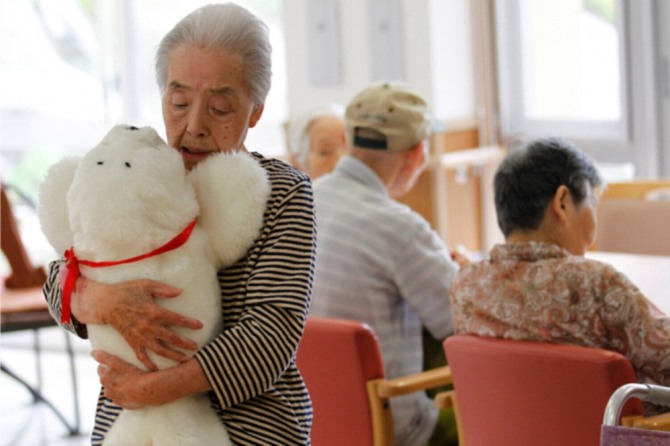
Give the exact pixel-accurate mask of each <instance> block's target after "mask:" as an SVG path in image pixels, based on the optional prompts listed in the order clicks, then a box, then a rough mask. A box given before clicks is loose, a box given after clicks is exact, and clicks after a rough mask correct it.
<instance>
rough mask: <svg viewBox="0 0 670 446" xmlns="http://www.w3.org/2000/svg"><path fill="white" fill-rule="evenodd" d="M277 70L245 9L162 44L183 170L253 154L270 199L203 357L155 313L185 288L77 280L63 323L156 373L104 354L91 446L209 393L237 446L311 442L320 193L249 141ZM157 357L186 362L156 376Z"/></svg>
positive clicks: (55, 288) (57, 307)
mask: <svg viewBox="0 0 670 446" xmlns="http://www.w3.org/2000/svg"><path fill="white" fill-rule="evenodd" d="M271 68H272V67H271V46H270V42H269V39H268V30H267V27H266V26H265V24H264V23H263V22H262V21H260V20H259V19H258V18H257V17H255V16H254V15H252V14H251V13H249V12H248V11H247V10H246V9H244V8H241V7H240V6H237V5H235V4H233V3H226V4H214V5H208V6H205V7H202V8H200V9H197V10H195V11H194V12H192V13H191V14H189V15H188V16H186V17H185V18H184V19H183V20H181V21H180V22H179V23H178V24H177V25H176V26H175V27H174V28H173V29H172V30H171V31H170V32H169V33H168V34H167V35H166V36H165V37H164V38H163V40H162V41H161V43H160V46H159V48H158V53H157V57H156V77H157V80H158V84H159V86H160V90H161V94H162V109H163V118H164V122H165V129H166V133H167V139H168V143H169V145H170V146H171V147H174V148H175V150H177V151H179V153H180V154H181V156H182V159H183V161H184V165H185V167H186V168H187V169H189V170H190V169H193V168H194V167H195V166H196V165H198V163H199V162H200V161H202V160H204V159H206V158H207V157H208V156H211V155H213V154H216V153H219V152H233V151H235V152H242V153H244V154H246V155H248V156H249V157H252V158H254V159H255V160H257V161H258V163H259V164H260V166H261V167H262V168H263V169H265V171H266V173H267V178H268V180H269V182H270V187H271V191H270V196H269V198H268V201H267V206H266V211H265V214H264V216H263V227H262V229H261V231H260V236H259V237H258V239H257V240H256V241H255V242H254V245H253V246H252V247H251V248H250V249H249V251H248V253H247V255H245V256H244V257H243V258H242V259H240V260H238V261H237V262H236V263H235V264H234V265H231V266H229V267H227V268H224V269H222V270H220V271H219V272H218V280H219V284H220V287H221V311H222V314H223V329H222V331H221V333H220V334H219V335H218V336H217V337H216V338H215V339H214V340H212V341H211V342H210V343H208V344H207V345H205V346H204V347H203V348H201V349H200V350H198V351H197V352H195V354H194V355H192V356H191V355H186V354H185V353H184V349H186V350H194V349H195V348H196V345H195V343H194V342H193V341H192V340H191V339H188V338H186V337H183V336H179V335H178V334H177V333H176V332H175V331H174V330H173V329H174V327H185V328H190V329H199V328H200V327H201V323H200V321H197V320H194V319H192V318H188V317H186V316H184V315H180V314H177V313H174V312H172V311H169V310H167V309H165V308H163V307H161V306H159V305H158V304H157V303H156V300H158V299H170V298H178V297H179V294H180V293H181V290H180V289H178V288H175V287H174V286H171V285H169V284H163V283H156V282H155V281H152V280H148V279H142V280H134V281H128V282H121V283H117V284H104V283H100V282H96V281H94V280H91V279H87V278H86V277H84V276H80V277H79V278H78V279H77V282H76V284H75V287H74V292H73V293H72V300H71V306H70V307H71V315H72V320H71V322H67V323H64V324H63V325H64V327H65V328H66V329H67V330H70V331H72V332H73V333H76V334H77V335H79V336H81V337H86V336H87V331H86V327H87V324H106V325H110V326H111V327H113V328H114V329H116V330H117V331H118V332H119V333H122V334H123V336H124V339H125V340H126V341H127V342H128V344H130V345H131V347H132V348H133V351H134V352H135V354H136V356H137V358H138V359H139V360H140V361H142V363H143V364H144V366H145V367H146V370H142V369H139V368H136V367H134V366H132V365H130V364H128V363H126V362H124V361H123V360H121V359H120V358H119V357H116V356H112V355H110V354H108V353H106V352H103V351H95V352H93V356H94V358H95V359H96V361H98V362H99V363H100V366H99V368H98V373H99V375H100V381H101V383H102V385H103V390H102V392H101V394H100V399H99V401H98V405H97V410H96V418H95V427H94V429H93V437H92V444H93V445H101V444H103V443H104V442H105V439H106V436H107V433H108V431H109V428H110V426H111V425H112V424H113V423H114V422H115V420H116V419H117V417H118V416H119V414H120V413H121V412H122V411H124V410H137V409H142V408H143V407H147V406H153V405H160V404H164V403H168V402H171V401H174V400H176V399H179V398H182V397H184V396H187V395H193V394H206V395H207V396H208V397H209V399H210V401H211V404H212V407H213V408H214V409H215V411H216V413H217V414H218V416H219V418H220V420H221V422H222V423H223V424H224V425H225V427H226V429H227V431H228V435H229V436H230V439H231V441H232V442H233V443H234V444H263V445H289V444H290V445H305V444H309V442H310V440H309V432H310V427H311V420H312V407H311V404H310V399H309V394H308V393H307V389H306V387H305V384H304V382H303V380H302V378H301V376H300V373H299V372H298V369H297V367H296V364H295V361H294V357H295V352H296V350H297V346H298V343H299V341H300V338H301V336H302V332H303V329H304V324H305V320H306V318H307V311H308V308H309V303H310V295H311V288H312V275H313V267H314V251H315V238H316V231H315V221H314V208H313V203H312V190H311V184H310V181H309V178H308V177H307V175H305V174H304V173H302V172H299V171H298V170H296V169H294V168H292V167H291V166H289V165H287V164H286V163H284V162H282V161H279V160H274V159H268V158H265V157H263V156H262V155H260V154H259V153H256V152H250V151H248V150H247V148H246V147H245V139H246V135H247V132H248V131H249V129H251V128H253V127H254V126H255V125H256V124H257V123H258V121H259V119H260V118H261V115H262V114H263V109H264V104H265V98H266V96H267V93H268V91H269V89H270V84H271V74H272V69H271ZM62 264H63V261H62V260H58V261H55V262H53V263H52V264H51V265H50V269H49V278H48V279H47V282H46V284H45V287H44V290H45V295H46V297H47V300H48V302H49V306H50V309H51V312H52V314H53V315H54V317H55V318H56V319H58V320H60V315H61V313H62V311H63V310H64V308H63V306H65V305H67V299H66V300H63V299H62V295H61V290H60V277H61V276H60V267H61V265H62ZM149 351H151V352H154V353H155V354H158V355H159V356H163V357H166V358H169V359H173V360H175V361H179V364H178V365H177V366H174V367H172V368H168V369H163V370H157V368H156V366H155V365H154V364H153V363H152V361H151V359H150V356H149V355H148V352H149ZM166 422H170V421H166ZM175 441H176V440H175ZM134 444H145V443H144V442H143V441H142V440H141V439H137V442H135V443H134Z"/></svg>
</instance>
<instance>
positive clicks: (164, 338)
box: [72, 276, 202, 370]
mask: <svg viewBox="0 0 670 446" xmlns="http://www.w3.org/2000/svg"><path fill="white" fill-rule="evenodd" d="M181 291H182V290H180V289H179V288H175V287H171V286H168V285H163V284H161V283H158V282H155V281H152V280H147V279H141V280H133V281H128V282H123V283H119V284H116V285H108V284H103V283H100V282H95V281H93V280H89V279H86V278H84V277H83V276H80V277H79V279H78V280H77V285H76V287H75V292H74V293H73V296H72V314H73V315H74V316H75V317H76V318H77V320H79V321H80V322H81V323H84V324H87V323H94V324H106V325H110V326H112V327H113V328H115V329H116V330H117V331H118V332H119V333H121V335H122V336H123V337H124V339H125V340H126V342H127V343H128V344H129V345H130V347H131V348H132V349H133V351H134V352H135V355H136V356H137V359H138V360H139V361H141V362H142V364H144V365H145V367H147V368H148V369H149V370H157V367H156V365H155V364H154V363H153V361H151V359H150V358H149V355H148V351H149V350H150V351H153V352H154V353H156V354H157V355H159V356H163V357H165V358H169V359H172V360H175V361H179V362H181V361H186V360H187V359H188V356H187V355H186V354H185V353H183V352H182V351H179V350H177V349H179V348H181V349H186V350H196V349H197V348H198V346H197V344H196V343H195V341H193V340H191V339H188V338H185V337H183V336H180V335H178V334H177V333H175V332H174V331H172V330H171V329H170V328H169V327H170V326H175V327H184V328H189V329H200V328H202V323H201V322H200V321H198V320H197V319H192V318H189V317H186V316H183V315H181V314H178V313H174V312H172V311H169V310H166V309H165V308H163V307H161V306H160V305H158V304H156V302H155V300H154V299H155V298H162V299H170V298H174V297H177V296H179V294H180V293H181Z"/></svg>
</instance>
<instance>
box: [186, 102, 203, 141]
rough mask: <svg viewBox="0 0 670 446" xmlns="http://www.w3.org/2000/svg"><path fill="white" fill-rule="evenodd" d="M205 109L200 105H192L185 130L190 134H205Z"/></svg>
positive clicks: (198, 135)
mask: <svg viewBox="0 0 670 446" xmlns="http://www.w3.org/2000/svg"><path fill="white" fill-rule="evenodd" d="M207 129H208V127H207V110H203V108H202V107H193V108H191V110H189V114H188V127H187V131H188V133H189V134H190V135H191V136H196V137H201V136H205V135H207Z"/></svg>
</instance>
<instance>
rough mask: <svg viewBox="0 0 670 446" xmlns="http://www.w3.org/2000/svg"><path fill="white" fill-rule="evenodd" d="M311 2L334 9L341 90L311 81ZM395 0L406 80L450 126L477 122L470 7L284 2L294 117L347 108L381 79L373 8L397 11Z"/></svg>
mask: <svg viewBox="0 0 670 446" xmlns="http://www.w3.org/2000/svg"><path fill="white" fill-rule="evenodd" d="M308 1H312V2H315V3H313V4H312V5H309V7H314V6H315V5H316V4H318V3H321V4H326V5H328V4H329V1H333V2H334V10H335V11H336V13H337V15H338V20H339V29H338V30H337V32H336V34H337V35H339V38H338V43H339V45H340V53H339V54H340V56H341V66H340V69H341V71H340V73H341V77H340V81H339V82H338V83H336V84H335V85H327V86H317V85H314V83H313V82H312V80H311V78H312V77H311V75H310V67H309V65H308V64H309V63H310V58H309V44H308V39H309V35H308V34H309V32H308V28H307V15H308V14H307V11H308V4H307V2H308ZM395 1H398V2H399V4H398V6H399V10H400V11H401V13H400V17H401V24H400V26H401V27H402V32H401V36H402V37H401V39H402V44H401V45H402V46H403V47H404V48H402V53H401V58H402V59H404V64H403V68H404V73H405V79H404V80H405V81H406V82H407V83H409V84H410V85H412V86H413V88H415V89H416V90H417V91H418V92H419V94H421V95H422V96H424V97H425V99H426V100H427V101H428V103H429V106H430V108H431V111H432V112H433V113H434V115H435V117H436V118H438V119H440V120H443V121H445V122H446V123H447V126H448V127H451V128H454V127H458V126H461V125H463V124H472V123H474V120H475V103H474V102H475V99H474V90H473V88H474V87H473V75H472V55H471V48H472V47H471V30H470V4H469V1H468V0H284V2H283V12H282V15H283V25H284V33H285V47H286V52H287V55H286V60H287V68H288V73H287V77H288V102H289V116H295V115H296V114H298V113H300V112H302V111H304V110H305V109H307V108H309V107H311V106H313V105H317V104H319V103H322V102H339V103H342V104H346V102H347V101H348V100H349V99H350V98H351V97H353V96H354V95H355V94H356V93H357V92H358V91H359V90H361V89H362V88H363V87H365V86H366V85H367V84H369V83H371V82H374V81H377V80H382V79H374V78H373V75H372V71H373V70H372V60H373V59H372V58H373V57H374V55H372V54H371V51H372V49H371V45H370V41H371V39H370V26H369V24H368V21H369V17H372V16H371V15H369V12H370V11H369V9H370V8H371V5H374V4H381V6H382V7H384V6H388V7H389V8H391V7H393V3H394V2H395ZM385 3H386V4H387V5H385ZM331 6H332V4H331Z"/></svg>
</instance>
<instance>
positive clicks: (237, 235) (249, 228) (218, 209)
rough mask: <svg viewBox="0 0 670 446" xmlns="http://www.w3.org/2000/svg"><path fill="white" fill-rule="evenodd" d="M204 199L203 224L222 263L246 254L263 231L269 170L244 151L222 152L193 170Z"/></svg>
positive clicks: (191, 176) (230, 263)
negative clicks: (261, 230)
mask: <svg viewBox="0 0 670 446" xmlns="http://www.w3.org/2000/svg"><path fill="white" fill-rule="evenodd" d="M189 177H190V179H191V181H192V182H193V185H194V187H195V190H196V195H197V196H198V202H199V203H200V218H199V220H198V224H199V225H201V226H202V227H203V228H204V229H205V231H206V232H207V234H208V235H209V237H210V241H211V243H212V246H213V248H214V250H215V252H216V254H217V257H218V259H219V260H220V261H221V262H222V264H221V265H219V266H220V267H222V266H228V265H232V264H233V263H235V261H237V260H239V259H240V258H242V257H243V256H244V255H245V254H246V253H247V251H248V250H249V248H251V246H253V243H254V241H255V240H256V238H257V237H258V235H259V233H260V229H261V227H262V225H263V215H264V214H265V207H266V205H267V200H268V196H269V195H270V182H269V181H268V178H267V173H266V172H265V169H263V168H262V167H261V166H260V164H259V163H258V161H256V160H255V159H254V158H252V157H251V156H250V155H249V154H247V153H244V152H239V153H221V154H218V155H214V156H210V157H209V158H207V159H206V160H204V161H202V162H201V163H199V164H198V165H197V166H196V168H195V169H193V170H192V171H191V173H190V174H189Z"/></svg>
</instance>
